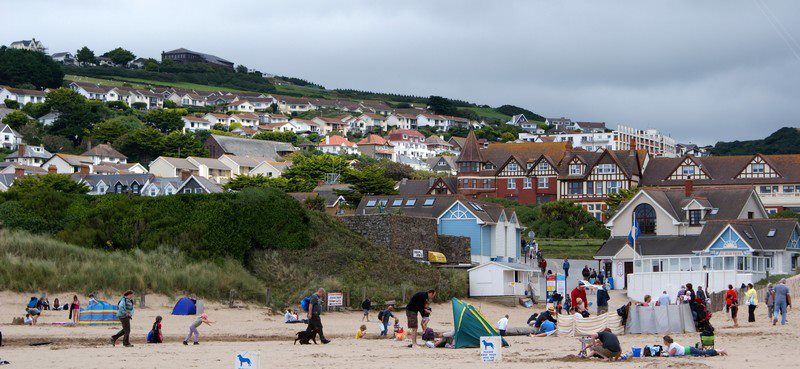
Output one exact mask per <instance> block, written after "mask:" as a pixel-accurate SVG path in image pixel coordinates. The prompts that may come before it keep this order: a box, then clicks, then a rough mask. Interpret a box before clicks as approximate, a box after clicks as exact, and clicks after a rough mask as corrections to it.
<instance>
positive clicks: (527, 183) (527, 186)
mask: <svg viewBox="0 0 800 369" xmlns="http://www.w3.org/2000/svg"><path fill="white" fill-rule="evenodd" d="M522 188H525V189H530V188H533V181H532V180H531V179H530V178H523V179H522Z"/></svg>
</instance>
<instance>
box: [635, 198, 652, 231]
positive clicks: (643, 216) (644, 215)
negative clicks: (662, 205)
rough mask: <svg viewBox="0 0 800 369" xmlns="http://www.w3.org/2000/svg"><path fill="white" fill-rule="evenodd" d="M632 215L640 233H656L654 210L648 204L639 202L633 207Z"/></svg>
mask: <svg viewBox="0 0 800 369" xmlns="http://www.w3.org/2000/svg"><path fill="white" fill-rule="evenodd" d="M633 217H634V219H635V220H636V224H637V225H638V226H639V231H640V232H642V234H655V233H656V210H655V209H653V207H652V206H651V205H650V204H639V205H637V206H636V207H635V208H634V209H633Z"/></svg>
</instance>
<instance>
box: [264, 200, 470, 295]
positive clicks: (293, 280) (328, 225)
mask: <svg viewBox="0 0 800 369" xmlns="http://www.w3.org/2000/svg"><path fill="white" fill-rule="evenodd" d="M311 229H312V234H313V235H314V236H313V240H312V245H313V246H312V247H311V248H308V249H304V250H266V251H263V252H259V253H257V254H256V256H255V257H254V258H253V259H252V265H251V268H252V270H253V272H254V273H255V275H256V276H258V277H259V278H261V279H263V280H264V281H265V282H266V284H267V285H269V286H273V287H276V286H281V285H288V286H291V287H290V288H280V292H279V293H278V294H277V295H275V294H274V293H273V295H274V297H275V298H276V299H278V300H280V301H288V302H289V303H290V304H292V303H294V302H295V301H299V300H300V299H301V298H302V296H304V295H305V294H307V293H308V291H312V290H313V289H315V288H317V287H318V286H323V287H325V288H326V289H327V290H328V291H351V292H352V300H353V301H351V304H358V303H360V299H361V289H362V288H366V290H367V294H368V295H369V296H370V297H371V298H372V300H373V301H374V302H375V303H381V302H383V301H386V300H397V301H400V300H401V298H402V289H403V288H404V287H405V288H406V289H407V291H408V292H409V293H413V292H417V291H421V290H425V289H429V288H436V289H437V290H438V291H439V299H440V300H447V299H449V298H450V297H453V296H456V297H463V296H466V295H467V288H468V282H467V274H466V272H465V271H463V270H449V269H437V268H433V267H430V266H427V265H424V264H420V263H416V262H413V261H411V260H408V259H406V258H404V257H401V256H399V255H397V254H396V253H394V252H391V251H389V250H387V249H385V248H382V247H377V246H374V245H372V244H370V243H369V242H367V241H366V240H365V239H364V238H363V237H361V235H358V234H356V233H353V232H352V231H350V230H349V229H347V227H345V226H344V225H343V224H342V223H340V222H339V221H338V220H336V219H334V218H333V217H331V216H328V215H326V214H322V213H318V212H313V213H312V215H311ZM287 261H294V262H287ZM407 297H410V295H407Z"/></svg>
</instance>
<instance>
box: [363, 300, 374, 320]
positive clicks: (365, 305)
mask: <svg viewBox="0 0 800 369" xmlns="http://www.w3.org/2000/svg"><path fill="white" fill-rule="evenodd" d="M371 308H372V301H370V300H369V297H367V298H366V299H364V302H362V303H361V309H363V310H364V316H363V317H361V321H362V322H363V321H364V319H366V320H367V321H369V309H371Z"/></svg>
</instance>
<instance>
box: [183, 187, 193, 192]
mask: <svg viewBox="0 0 800 369" xmlns="http://www.w3.org/2000/svg"><path fill="white" fill-rule="evenodd" d="M183 193H192V189H191V188H184V189H183Z"/></svg>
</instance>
